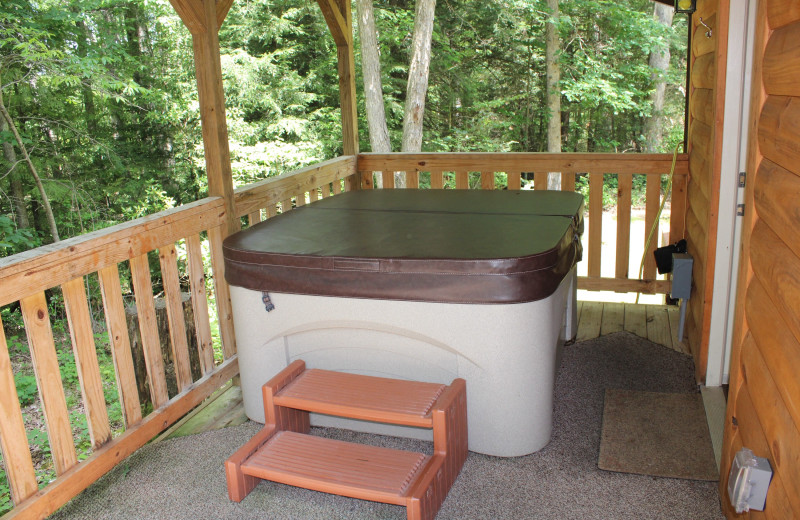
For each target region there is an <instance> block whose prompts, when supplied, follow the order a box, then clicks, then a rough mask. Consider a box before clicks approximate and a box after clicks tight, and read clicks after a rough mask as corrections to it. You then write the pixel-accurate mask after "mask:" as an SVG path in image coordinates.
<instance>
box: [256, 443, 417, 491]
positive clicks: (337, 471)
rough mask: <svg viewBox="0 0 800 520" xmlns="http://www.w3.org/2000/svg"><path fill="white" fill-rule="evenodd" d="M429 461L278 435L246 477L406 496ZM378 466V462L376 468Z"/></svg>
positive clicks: (401, 453) (387, 451)
mask: <svg viewBox="0 0 800 520" xmlns="http://www.w3.org/2000/svg"><path fill="white" fill-rule="evenodd" d="M426 460H427V456H426V455H424V454H422V453H416V452H409V451H402V450H393V449H389V448H380V447H376V446H365V445H362V444H352V443H349V442H344V441H337V440H332V439H325V438H321V437H314V436H311V435H305V434H301V433H295V432H279V433H278V434H276V435H275V436H274V437H273V438H272V439H271V440H270V441H269V442H268V443H266V444H265V445H264V446H263V447H262V448H261V449H260V450H259V451H258V452H257V453H256V454H255V455H253V456H252V457H250V458H249V459H248V460H247V462H245V463H244V464H243V465H242V471H244V473H245V474H247V475H251V476H254V477H259V478H269V479H271V480H277V479H276V477H278V478H280V481H281V482H283V483H286V484H292V483H293V482H294V481H295V479H297V478H307V479H312V480H314V481H315V482H316V483H317V484H316V485H315V486H314V487H312V488H311V489H316V490H318V491H325V490H326V489H329V488H330V487H332V486H336V487H340V488H350V487H352V488H358V489H361V490H368V491H370V492H375V493H382V494H386V495H392V496H394V497H396V498H397V500H395V501H394V502H395V503H398V504H403V503H404V501H403V497H404V496H405V493H406V491H407V490H408V488H409V486H410V484H411V483H412V482H413V480H414V478H415V476H416V475H417V473H418V471H419V470H420V468H422V467H423V466H424V463H425V461H426ZM376 462H377V463H376Z"/></svg>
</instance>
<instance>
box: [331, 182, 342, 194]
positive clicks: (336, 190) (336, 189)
mask: <svg viewBox="0 0 800 520" xmlns="http://www.w3.org/2000/svg"><path fill="white" fill-rule="evenodd" d="M331 184H332V185H333V194H334V195H338V194H340V193H342V191H343V189H342V181H339V180H335V181H333V182H332V183H331Z"/></svg>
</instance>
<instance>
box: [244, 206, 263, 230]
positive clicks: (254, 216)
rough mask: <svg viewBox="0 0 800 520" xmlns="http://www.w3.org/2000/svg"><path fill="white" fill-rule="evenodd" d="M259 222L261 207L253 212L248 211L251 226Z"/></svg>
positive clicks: (248, 222) (248, 220)
mask: <svg viewBox="0 0 800 520" xmlns="http://www.w3.org/2000/svg"><path fill="white" fill-rule="evenodd" d="M259 222H261V210H260V209H259V210H256V211H254V212H252V213H248V214H247V224H248V225H249V226H250V227H253V226H255V225H256V224H258V223H259Z"/></svg>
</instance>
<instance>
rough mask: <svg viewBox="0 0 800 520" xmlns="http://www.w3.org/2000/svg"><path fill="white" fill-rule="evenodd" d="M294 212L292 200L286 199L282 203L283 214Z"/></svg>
mask: <svg viewBox="0 0 800 520" xmlns="http://www.w3.org/2000/svg"><path fill="white" fill-rule="evenodd" d="M291 210H292V199H291V197H290V198H288V199H284V200H282V201H281V213H287V212H289V211H291Z"/></svg>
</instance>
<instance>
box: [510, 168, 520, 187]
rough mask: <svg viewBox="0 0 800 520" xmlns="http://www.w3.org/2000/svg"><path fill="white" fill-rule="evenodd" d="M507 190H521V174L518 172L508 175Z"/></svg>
mask: <svg viewBox="0 0 800 520" xmlns="http://www.w3.org/2000/svg"><path fill="white" fill-rule="evenodd" d="M508 189H509V190H521V189H522V174H521V173H520V172H509V173H508Z"/></svg>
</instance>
